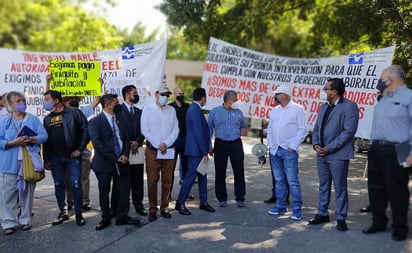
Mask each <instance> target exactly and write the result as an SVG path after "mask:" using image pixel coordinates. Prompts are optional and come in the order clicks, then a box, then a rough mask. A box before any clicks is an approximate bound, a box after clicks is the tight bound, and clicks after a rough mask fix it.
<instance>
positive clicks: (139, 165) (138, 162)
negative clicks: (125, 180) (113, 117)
mask: <svg viewBox="0 0 412 253" xmlns="http://www.w3.org/2000/svg"><path fill="white" fill-rule="evenodd" d="M122 96H123V100H124V103H123V104H122V110H121V112H120V113H119V120H120V121H122V122H123V123H124V124H125V128H126V130H127V134H128V135H129V142H130V155H129V165H130V180H131V181H130V188H131V193H132V202H133V206H134V208H135V210H136V213H137V214H139V215H143V216H146V215H147V212H146V211H145V209H144V206H143V203H142V202H143V193H144V189H143V188H144V187H143V184H144V181H143V176H144V175H143V174H144V170H143V167H144V166H143V165H144V164H143V163H144V148H143V147H142V145H143V141H144V136H143V135H142V132H141V130H140V118H141V115H142V111H141V110H140V109H139V108H137V107H135V106H134V105H135V104H137V103H139V95H138V94H137V89H136V86H134V85H126V86H124V87H123V89H122Z"/></svg>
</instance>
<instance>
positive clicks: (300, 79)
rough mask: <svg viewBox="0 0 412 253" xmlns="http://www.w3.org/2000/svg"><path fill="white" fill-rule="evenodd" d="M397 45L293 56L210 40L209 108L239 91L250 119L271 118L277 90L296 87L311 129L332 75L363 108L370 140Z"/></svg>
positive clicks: (363, 128)
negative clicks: (342, 53) (331, 54)
mask: <svg viewBox="0 0 412 253" xmlns="http://www.w3.org/2000/svg"><path fill="white" fill-rule="evenodd" d="M394 50H395V47H388V48H383V49H379V50H374V51H370V52H362V53H358V54H351V55H346V56H339V57H329V58H313V59H306V58H289V57H281V56H277V55H269V54H264V53H261V52H256V51H253V50H249V49H246V48H242V47H239V46H236V45H233V44H230V43H227V42H224V41H221V40H218V39H215V38H211V39H210V42H209V48H208V55H207V57H206V62H205V66H204V71H203V77H202V87H203V88H205V89H206V94H207V103H206V105H205V107H204V108H205V109H212V108H213V107H215V106H218V105H221V104H222V103H223V94H224V93H225V92H226V91H227V90H235V91H236V92H237V94H238V99H239V101H241V110H242V112H243V114H244V116H245V117H249V118H252V119H268V118H269V113H270V111H271V110H272V107H274V106H275V105H276V102H275V101H274V93H273V91H275V90H276V88H277V87H278V86H279V85H291V86H292V99H293V101H295V102H296V103H299V104H301V105H302V106H303V107H304V109H305V111H306V118H307V124H308V127H309V130H311V129H312V128H313V125H314V123H315V121H316V117H317V112H318V110H319V107H320V105H321V104H322V103H323V102H324V101H322V100H321V99H320V94H321V92H323V91H322V88H323V86H324V84H325V83H326V82H327V80H328V78H334V77H338V78H343V80H344V82H345V84H346V93H345V97H346V98H348V99H350V100H352V101H353V102H355V103H357V105H358V107H359V127H358V131H357V133H356V136H357V137H363V138H369V135H370V130H371V122H372V117H373V108H374V105H375V103H376V96H377V90H376V85H377V83H378V79H379V76H380V74H381V72H382V70H383V69H384V68H385V67H387V66H389V65H391V63H392V58H393V53H394Z"/></svg>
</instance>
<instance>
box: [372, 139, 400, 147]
mask: <svg viewBox="0 0 412 253" xmlns="http://www.w3.org/2000/svg"><path fill="white" fill-rule="evenodd" d="M396 144H399V142H393V141H383V140H373V141H372V145H378V146H395V145H396Z"/></svg>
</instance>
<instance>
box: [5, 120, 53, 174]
mask: <svg viewBox="0 0 412 253" xmlns="http://www.w3.org/2000/svg"><path fill="white" fill-rule="evenodd" d="M12 120H13V121H14V124H15V125H16V127H17V128H18V129H17V130H16V128H15V127H14V125H13V123H12V122H11V121H10V118H3V119H2V120H1V121H0V129H2V131H1V132H0V161H1V163H0V172H2V173H9V174H17V171H18V168H17V159H18V154H19V148H20V147H11V148H9V149H6V143H7V142H8V141H13V140H15V139H16V138H17V135H18V132H19V131H20V130H19V129H21V128H23V127H24V126H27V127H29V128H30V129H32V130H33V131H34V132H35V133H37V143H36V144H35V145H33V146H32V147H30V146H28V150H29V151H31V152H40V144H41V143H44V142H45V141H46V140H47V137H48V136H47V132H46V129H44V127H43V125H42V123H41V122H40V120H39V118H37V117H36V116H34V115H32V114H29V113H26V117H25V118H24V119H23V121H21V120H15V119H12Z"/></svg>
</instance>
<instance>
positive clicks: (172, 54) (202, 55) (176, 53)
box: [166, 29, 207, 61]
mask: <svg viewBox="0 0 412 253" xmlns="http://www.w3.org/2000/svg"><path fill="white" fill-rule="evenodd" d="M206 54H207V44H204V43H203V44H201V43H197V42H190V41H189V40H188V39H186V38H185V37H184V35H183V31H182V30H181V29H172V31H171V35H170V37H169V38H168V43H167V56H166V58H167V59H181V60H193V61H204V60H205V59H206Z"/></svg>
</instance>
